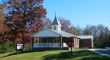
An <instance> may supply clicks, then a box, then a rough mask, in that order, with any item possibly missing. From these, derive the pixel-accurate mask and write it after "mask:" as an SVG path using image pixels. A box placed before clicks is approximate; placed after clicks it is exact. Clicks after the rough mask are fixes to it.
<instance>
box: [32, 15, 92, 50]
mask: <svg viewBox="0 0 110 60" xmlns="http://www.w3.org/2000/svg"><path fill="white" fill-rule="evenodd" d="M31 37H32V38H33V39H32V48H67V47H68V44H67V43H68V42H70V43H71V45H72V47H73V48H92V47H93V36H92V35H88V36H76V35H73V34H71V33H68V32H65V31H62V30H61V24H60V22H59V20H58V19H57V17H56V16H55V18H54V21H53V23H52V28H51V29H48V28H42V29H41V30H40V31H39V32H37V33H34V34H33V35H32V36H31Z"/></svg>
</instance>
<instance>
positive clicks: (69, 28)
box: [58, 17, 78, 35]
mask: <svg viewBox="0 0 110 60" xmlns="http://www.w3.org/2000/svg"><path fill="white" fill-rule="evenodd" d="M58 19H59V20H60V23H61V26H62V30H63V31H66V32H69V33H71V34H74V35H78V31H77V30H76V28H75V27H74V26H72V25H71V22H70V20H67V19H64V18H62V17H59V18H58Z"/></svg>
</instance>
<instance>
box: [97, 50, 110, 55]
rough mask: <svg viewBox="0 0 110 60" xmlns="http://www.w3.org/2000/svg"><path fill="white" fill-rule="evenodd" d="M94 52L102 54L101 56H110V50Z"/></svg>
mask: <svg viewBox="0 0 110 60" xmlns="http://www.w3.org/2000/svg"><path fill="white" fill-rule="evenodd" d="M96 52H99V53H103V54H108V55H110V50H108V49H107V50H106V49H105V50H96Z"/></svg>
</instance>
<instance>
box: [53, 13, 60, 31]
mask: <svg viewBox="0 0 110 60" xmlns="http://www.w3.org/2000/svg"><path fill="white" fill-rule="evenodd" d="M52 30H55V31H58V32H59V31H61V24H60V22H59V20H58V19H57V17H56V14H55V18H54V21H53V23H52Z"/></svg>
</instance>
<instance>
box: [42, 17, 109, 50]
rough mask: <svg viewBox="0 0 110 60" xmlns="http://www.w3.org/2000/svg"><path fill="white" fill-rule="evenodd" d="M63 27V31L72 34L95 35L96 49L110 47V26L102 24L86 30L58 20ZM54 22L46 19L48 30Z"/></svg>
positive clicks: (67, 21) (91, 26) (88, 27)
mask: <svg viewBox="0 0 110 60" xmlns="http://www.w3.org/2000/svg"><path fill="white" fill-rule="evenodd" d="M58 19H59V21H60V22H61V25H62V30H63V31H66V32H69V33H72V34H74V35H93V36H94V46H95V47H96V48H105V47H110V29H109V27H108V26H104V25H102V24H98V25H86V26H85V27H84V28H82V27H80V26H73V25H71V22H70V20H68V19H64V18H62V17H59V18H58ZM51 21H52V20H50V19H49V18H46V19H45V21H44V22H45V26H44V27H46V28H51V26H52V22H51Z"/></svg>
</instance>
